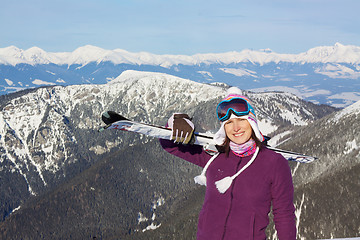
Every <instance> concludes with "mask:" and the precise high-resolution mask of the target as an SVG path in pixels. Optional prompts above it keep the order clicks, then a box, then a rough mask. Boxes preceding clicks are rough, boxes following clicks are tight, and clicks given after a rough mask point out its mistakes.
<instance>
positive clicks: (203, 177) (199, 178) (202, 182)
mask: <svg viewBox="0 0 360 240" xmlns="http://www.w3.org/2000/svg"><path fill="white" fill-rule="evenodd" d="M219 154H220V153H216V154H215V155H214V156H212V157H211V158H210V159H209V161H208V162H207V163H206V165H205V167H204V169H203V170H202V172H201V174H200V175H199V176H196V177H194V181H195V183H197V184H200V185H203V186H206V175H205V174H206V170H207V169H208V167H209V166H210V164H211V163H212V162H213V161H214V160H215V158H216V157H217V156H219Z"/></svg>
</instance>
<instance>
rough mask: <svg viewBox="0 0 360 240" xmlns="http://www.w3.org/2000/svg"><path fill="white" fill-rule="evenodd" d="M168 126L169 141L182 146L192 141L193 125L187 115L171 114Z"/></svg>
mask: <svg viewBox="0 0 360 240" xmlns="http://www.w3.org/2000/svg"><path fill="white" fill-rule="evenodd" d="M168 125H169V127H170V128H171V129H172V134H171V137H170V140H174V142H176V143H183V144H188V143H190V142H191V141H192V140H193V134H194V124H193V123H192V122H191V120H190V117H189V116H188V115H187V114H173V115H172V116H171V117H170V119H169V121H168Z"/></svg>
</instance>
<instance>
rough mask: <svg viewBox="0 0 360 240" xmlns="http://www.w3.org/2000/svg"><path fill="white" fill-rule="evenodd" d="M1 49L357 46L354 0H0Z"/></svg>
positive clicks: (359, 34) (182, 50)
mask: <svg viewBox="0 0 360 240" xmlns="http://www.w3.org/2000/svg"><path fill="white" fill-rule="evenodd" d="M0 6H1V8H0V48H4V47H8V46H16V47H18V48H20V49H24V50H25V49H28V48H31V47H34V46H36V47H39V48H42V49H43V50H45V51H47V52H72V51H74V50H75V49H76V48H78V47H81V46H85V45H93V46H97V47H101V48H104V49H109V50H113V49H124V50H127V51H130V52H150V53H154V54H181V55H193V54H197V53H223V52H229V51H242V50H244V49H253V50H260V49H271V50H273V51H274V52H277V53H291V54H297V53H301V52H305V51H307V50H309V49H310V48H313V47H317V46H331V45H334V44H335V43H337V42H339V43H341V44H344V45H356V46H360V27H359V24H360V14H359V9H360V1H359V0H246V1H245V0H216V1H215V0H178V1H173V0H126V1H123V0H0Z"/></svg>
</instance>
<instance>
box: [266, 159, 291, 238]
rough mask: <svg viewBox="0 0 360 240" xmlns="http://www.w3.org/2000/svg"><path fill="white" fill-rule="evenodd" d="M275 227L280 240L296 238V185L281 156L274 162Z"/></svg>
mask: <svg viewBox="0 0 360 240" xmlns="http://www.w3.org/2000/svg"><path fill="white" fill-rule="evenodd" d="M271 195H272V205H273V215H274V222H275V228H276V231H277V235H278V238H279V240H296V217H295V207H294V203H293V200H294V187H293V183H292V176H291V170H290V167H289V164H288V162H287V160H286V159H285V158H283V157H282V156H279V159H277V161H276V164H274V175H273V182H272V187H271Z"/></svg>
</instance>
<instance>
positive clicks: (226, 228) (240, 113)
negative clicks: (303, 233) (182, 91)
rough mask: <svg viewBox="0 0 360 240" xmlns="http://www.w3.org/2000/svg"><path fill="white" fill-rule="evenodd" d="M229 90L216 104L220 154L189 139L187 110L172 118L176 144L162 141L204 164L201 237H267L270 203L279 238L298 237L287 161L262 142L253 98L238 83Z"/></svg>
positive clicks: (173, 151) (175, 151) (182, 155)
mask: <svg viewBox="0 0 360 240" xmlns="http://www.w3.org/2000/svg"><path fill="white" fill-rule="evenodd" d="M228 93H229V94H228V96H227V97H226V98H225V99H223V100H222V101H221V102H220V103H219V105H218V106H217V114H218V118H219V120H220V122H221V127H220V129H219V131H218V132H217V133H216V134H215V136H214V140H215V142H216V144H218V145H219V152H220V153H219V154H216V155H215V156H210V155H209V154H207V153H206V152H205V151H204V150H203V149H202V147H201V146H198V145H191V144H187V143H189V141H190V139H191V136H192V134H193V129H194V125H193V124H192V122H191V121H190V120H189V118H188V117H187V115H184V114H175V115H173V116H172V117H171V118H170V119H169V121H168V125H169V127H171V128H172V129H173V136H172V137H171V139H172V140H175V143H174V141H170V140H160V143H161V145H162V147H163V148H164V149H165V150H166V151H167V152H169V153H171V154H173V155H176V156H178V157H180V158H183V159H185V160H186V161H189V162H191V163H194V164H196V165H198V166H200V167H203V171H202V174H201V175H200V176H198V177H196V178H195V181H196V182H197V183H200V184H204V185H206V193H205V200H204V204H203V207H202V210H201V212H200V215H199V222H198V232H197V239H199V240H200V239H201V240H202V239H203V240H211V239H216V240H219V239H240V240H244V239H246V240H247V239H261V240H263V239H266V234H265V230H266V227H267V225H268V224H269V218H268V214H269V212H270V209H271V206H272V210H273V215H274V222H275V227H276V230H277V235H278V238H279V240H294V239H296V226H295V214H294V211H295V208H294V205H293V191H294V189H293V184H292V177H291V171H290V168H289V166H288V163H287V160H286V159H285V158H284V157H282V156H281V155H280V154H278V153H275V152H273V151H271V150H269V149H267V148H266V147H265V146H263V145H262V142H263V141H264V137H263V135H262V134H261V132H260V130H259V128H258V125H257V119H256V115H255V111H254V109H253V107H252V106H251V105H250V101H249V100H248V99H247V98H246V97H244V96H241V91H240V90H239V89H237V88H230V89H229V91H228ZM179 142H181V143H182V144H179Z"/></svg>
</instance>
